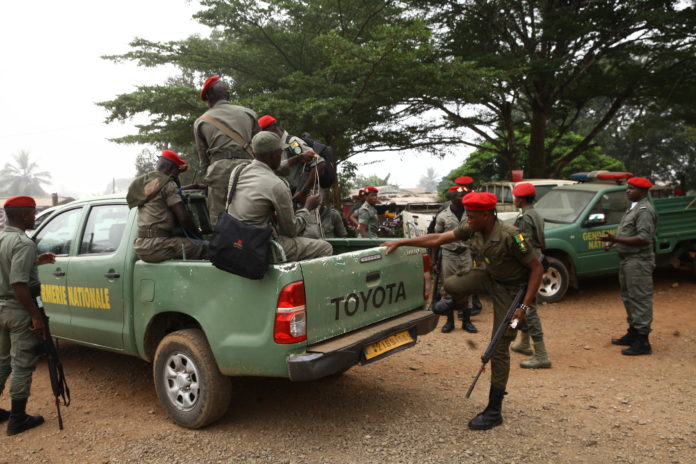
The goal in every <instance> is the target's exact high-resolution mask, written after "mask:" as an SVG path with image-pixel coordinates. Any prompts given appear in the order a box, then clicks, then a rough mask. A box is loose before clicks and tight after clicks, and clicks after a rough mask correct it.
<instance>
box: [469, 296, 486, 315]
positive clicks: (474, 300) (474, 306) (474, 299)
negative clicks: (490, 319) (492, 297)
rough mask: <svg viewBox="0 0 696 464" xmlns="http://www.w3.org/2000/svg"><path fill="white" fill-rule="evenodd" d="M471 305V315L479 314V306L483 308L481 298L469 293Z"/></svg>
mask: <svg viewBox="0 0 696 464" xmlns="http://www.w3.org/2000/svg"><path fill="white" fill-rule="evenodd" d="M471 306H472V308H471V314H470V315H471V316H476V315H477V314H481V308H483V305H482V304H481V300H479V297H478V295H471Z"/></svg>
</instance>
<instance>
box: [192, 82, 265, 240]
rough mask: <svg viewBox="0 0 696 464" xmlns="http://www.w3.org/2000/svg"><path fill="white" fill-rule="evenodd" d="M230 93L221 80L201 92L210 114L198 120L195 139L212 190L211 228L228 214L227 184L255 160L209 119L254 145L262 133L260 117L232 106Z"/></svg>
mask: <svg viewBox="0 0 696 464" xmlns="http://www.w3.org/2000/svg"><path fill="white" fill-rule="evenodd" d="M229 99H230V92H229V90H228V89H227V86H226V85H225V84H224V83H223V82H222V81H221V80H220V79H219V78H218V77H217V76H212V77H210V78H209V79H208V80H207V81H206V82H205V85H204V86H203V90H202V91H201V100H203V101H205V102H207V103H208V108H209V109H208V111H206V112H205V113H204V114H203V116H201V117H200V118H198V119H196V122H195V123H194V124H193V135H194V137H195V139H196V147H197V148H198V158H199V160H200V164H201V170H202V171H203V172H204V173H205V178H204V181H205V183H206V184H207V186H208V199H207V202H208V212H209V214H210V225H211V226H213V227H214V226H215V224H216V223H217V219H218V216H219V215H220V213H222V212H223V211H224V210H225V202H226V200H227V198H226V196H227V184H228V183H229V179H230V173H231V172H232V169H234V168H235V166H237V165H238V164H240V163H241V162H243V161H244V160H251V159H252V157H251V155H250V154H249V153H248V152H247V150H245V149H244V147H241V146H239V144H238V143H237V142H235V141H234V140H232V139H231V138H230V137H229V136H228V135H227V134H225V133H224V132H223V131H222V130H220V129H219V128H217V127H215V126H214V125H213V124H212V123H211V122H210V121H206V120H205V118H206V117H212V118H214V119H215V120H217V121H218V122H219V123H221V124H223V125H224V126H226V127H227V128H228V129H232V130H233V131H234V132H236V133H238V134H239V135H240V136H241V138H242V139H243V140H245V141H246V142H247V143H250V141H251V138H252V137H253V136H254V134H256V133H257V132H259V130H260V128H259V125H258V123H257V122H256V113H254V112H253V111H252V110H250V109H249V108H245V107H243V106H239V105H232V104H231V103H230V102H229Z"/></svg>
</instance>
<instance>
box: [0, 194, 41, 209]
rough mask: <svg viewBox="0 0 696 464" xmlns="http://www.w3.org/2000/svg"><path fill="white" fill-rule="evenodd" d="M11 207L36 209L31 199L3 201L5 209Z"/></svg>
mask: <svg viewBox="0 0 696 464" xmlns="http://www.w3.org/2000/svg"><path fill="white" fill-rule="evenodd" d="M11 207H28V208H36V202H35V201H34V199H33V198H32V197H11V198H8V199H7V200H5V208H11Z"/></svg>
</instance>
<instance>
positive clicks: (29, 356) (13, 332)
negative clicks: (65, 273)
mask: <svg viewBox="0 0 696 464" xmlns="http://www.w3.org/2000/svg"><path fill="white" fill-rule="evenodd" d="M4 210H5V215H6V216H7V226H6V227H5V230H4V231H2V232H0V394H2V392H3V390H4V389H5V384H6V383H7V379H8V377H10V374H11V378H10V398H11V399H12V410H11V411H10V412H8V411H5V410H4V409H0V422H5V421H7V420H8V419H9V423H8V425H7V434H8V435H16V434H18V433H21V432H24V431H25V430H29V429H31V428H33V427H36V426H39V425H41V424H43V422H44V419H43V417H41V416H30V415H28V414H27V413H26V406H27V400H28V398H29V392H30V389H31V378H32V375H33V373H34V369H35V368H36V363H37V362H38V360H39V355H40V352H41V346H42V341H41V338H42V337H45V336H46V326H45V325H44V321H43V319H42V317H41V313H40V312H39V309H38V307H37V306H36V304H35V302H34V297H33V296H32V293H31V291H30V288H35V287H39V285H40V284H39V277H38V269H37V264H48V263H54V262H55V255H54V254H53V253H44V254H42V255H40V256H38V258H37V251H36V244H35V243H34V242H33V241H32V240H31V239H30V238H29V237H27V236H26V234H25V231H26V230H27V229H33V228H34V218H35V216H36V202H35V201H34V199H33V198H31V197H13V198H8V199H7V201H6V202H5V205H4Z"/></svg>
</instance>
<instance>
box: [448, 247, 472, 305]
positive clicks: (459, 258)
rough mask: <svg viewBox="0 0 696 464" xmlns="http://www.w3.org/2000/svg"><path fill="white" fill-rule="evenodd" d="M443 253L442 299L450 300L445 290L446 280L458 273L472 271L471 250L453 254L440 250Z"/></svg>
mask: <svg viewBox="0 0 696 464" xmlns="http://www.w3.org/2000/svg"><path fill="white" fill-rule="evenodd" d="M440 253H442V279H441V282H442V291H441V292H440V294H441V295H442V298H450V295H449V294H448V293H447V291H446V290H445V288H444V287H445V280H446V279H447V278H448V277H450V276H453V275H456V274H457V273H460V272H461V273H465V272H469V271H470V270H471V262H472V261H471V250H468V249H467V250H466V251H464V252H463V253H452V252H448V251H447V250H443V249H441V250H440Z"/></svg>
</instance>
